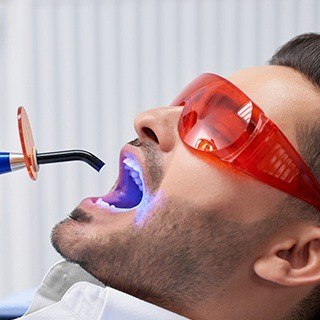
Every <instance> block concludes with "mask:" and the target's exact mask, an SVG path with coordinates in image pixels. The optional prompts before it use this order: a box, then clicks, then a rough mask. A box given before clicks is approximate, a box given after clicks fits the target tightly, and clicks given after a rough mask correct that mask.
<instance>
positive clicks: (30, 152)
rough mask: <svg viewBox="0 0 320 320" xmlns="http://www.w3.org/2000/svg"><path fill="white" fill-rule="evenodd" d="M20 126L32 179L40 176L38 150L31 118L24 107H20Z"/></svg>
mask: <svg viewBox="0 0 320 320" xmlns="http://www.w3.org/2000/svg"><path fill="white" fill-rule="evenodd" d="M17 116H18V127H19V136H20V142H21V147H22V152H23V156H24V160H25V163H26V168H27V170H28V173H29V176H30V178H31V179H32V180H36V179H37V177H38V171H39V166H38V163H37V152H36V148H35V143H34V139H33V134H32V130H31V126H30V122H29V118H28V115H27V112H26V110H25V109H24V107H19V108H18V114H17Z"/></svg>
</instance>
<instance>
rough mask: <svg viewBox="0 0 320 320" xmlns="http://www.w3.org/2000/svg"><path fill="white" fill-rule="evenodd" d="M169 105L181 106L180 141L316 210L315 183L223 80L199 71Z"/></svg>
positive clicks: (318, 192)
mask: <svg viewBox="0 0 320 320" xmlns="http://www.w3.org/2000/svg"><path fill="white" fill-rule="evenodd" d="M171 105H172V106H184V108H183V110H182V113H181V117H180V120H179V124H178V131H179V134H180V137H181V139H182V140H183V142H184V143H186V144H187V145H188V146H190V147H192V148H193V149H196V150H199V151H201V152H205V153H207V154H211V155H212V156H214V157H216V158H219V159H220V160H222V161H223V162H225V163H227V164H229V165H231V166H232V167H234V168H237V169H238V170H241V171H243V172H245V173H247V174H249V175H250V176H252V177H254V178H255V179H257V180H259V181H261V182H263V183H266V184H268V185H270V186H272V187H274V188H277V189H279V190H281V191H284V192H286V193H288V194H290V195H292V196H295V197H297V198H300V199H302V200H304V201H306V202H308V203H310V204H311V205H313V206H314V207H316V208H317V209H318V210H319V211H320V184H319V182H318V181H317V180H316V178H315V176H314V175H313V174H312V172H311V170H310V169H309V167H308V166H307V164H306V163H305V162H304V161H303V159H302V157H301V156H300V154H299V153H298V152H297V151H296V150H295V148H294V147H293V146H292V144H291V143H290V142H289V140H288V139H287V138H286V137H285V135H284V134H283V133H282V132H281V131H280V129H279V128H278V127H277V126H276V125H275V124H274V123H273V122H272V121H271V120H270V119H269V118H268V117H267V116H266V115H265V114H264V112H263V111H262V110H261V109H260V108H259V107H258V106H257V105H256V104H255V103H254V102H253V101H252V100H250V98H248V97H247V96H246V95H245V94H244V93H243V92H242V91H241V90H240V89H238V88H237V87H236V86H235V85H233V84H232V83H231V82H229V81H228V80H226V79H224V78H222V77H220V76H218V75H215V74H210V73H204V74H202V75H200V76H199V77H197V78H196V79H195V80H193V81H192V82H191V83H190V84H189V85H187V86H186V87H185V88H184V90H183V91H182V93H181V94H180V95H179V96H178V97H177V98H176V99H174V101H173V102H172V103H171Z"/></svg>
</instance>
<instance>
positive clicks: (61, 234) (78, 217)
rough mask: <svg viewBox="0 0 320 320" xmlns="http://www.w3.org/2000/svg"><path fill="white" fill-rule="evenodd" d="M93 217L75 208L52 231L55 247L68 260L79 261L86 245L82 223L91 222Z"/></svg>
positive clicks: (52, 240)
mask: <svg viewBox="0 0 320 320" xmlns="http://www.w3.org/2000/svg"><path fill="white" fill-rule="evenodd" d="M90 221H91V217H90V216H88V215H87V214H86V213H85V212H84V211H82V210H74V211H73V212H72V213H71V214H70V216H69V218H66V219H64V220H62V221H60V222H59V223H58V224H56V225H55V226H54V228H53V229H52V232H51V243H52V246H53V247H54V249H55V250H56V251H57V252H58V253H59V254H60V255H61V256H62V257H63V258H65V259H66V260H68V261H71V262H76V263H78V262H79V261H81V256H83V255H82V254H81V252H82V251H83V247H84V243H83V242H84V232H83V228H82V227H81V224H85V223H90Z"/></svg>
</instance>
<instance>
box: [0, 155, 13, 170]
mask: <svg viewBox="0 0 320 320" xmlns="http://www.w3.org/2000/svg"><path fill="white" fill-rule="evenodd" d="M7 172H11V166H10V153H9V152H0V174H3V173H7Z"/></svg>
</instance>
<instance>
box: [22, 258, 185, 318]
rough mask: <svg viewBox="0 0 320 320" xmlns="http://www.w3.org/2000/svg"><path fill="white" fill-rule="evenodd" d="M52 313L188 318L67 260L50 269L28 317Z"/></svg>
mask: <svg viewBox="0 0 320 320" xmlns="http://www.w3.org/2000/svg"><path fill="white" fill-rule="evenodd" d="M59 313H60V314H59ZM59 315H60V317H59ZM49 316H53V317H54V316H58V318H59V319H62V318H63V319H64V320H69V319H90V320H106V319H108V320H109V319H110V320H111V319H112V320H120V319H121V320H122V319H130V320H138V319H139V320H142V319H144V320H151V319H152V320H155V319H161V320H183V319H187V318H184V317H182V316H180V315H177V314H175V313H172V312H170V311H168V310H165V309H163V308H160V307H158V306H155V305H153V304H151V303H148V302H146V301H143V300H140V299H138V298H136V297H133V296H130V295H128V294H126V293H123V292H121V291H118V290H115V289H113V288H110V287H105V286H104V285H103V284H102V283H101V282H99V281H98V280H97V279H96V278H94V277H93V276H91V275H90V274H89V273H87V272H86V271H85V270H84V269H82V268H81V267H80V266H78V265H76V264H72V263H70V262H67V261H65V260H63V261H60V262H58V263H56V264H55V265H54V266H53V267H52V268H51V269H50V270H49V272H48V273H47V275H46V276H45V277H44V280H43V281H42V283H41V285H40V287H39V288H38V290H37V292H36V294H35V296H34V298H33V301H32V303H31V306H30V307H29V309H28V311H27V313H26V318H28V319H35V320H36V319H44V318H45V319H49ZM53 317H52V319H53ZM50 319H51V318H50Z"/></svg>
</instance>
